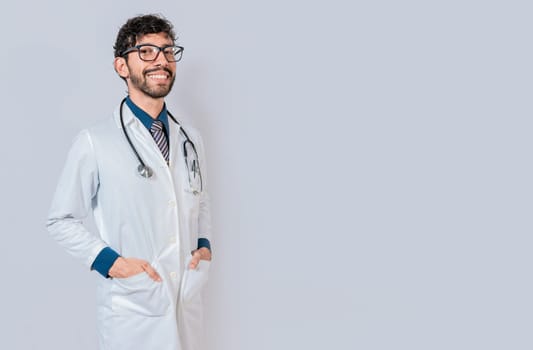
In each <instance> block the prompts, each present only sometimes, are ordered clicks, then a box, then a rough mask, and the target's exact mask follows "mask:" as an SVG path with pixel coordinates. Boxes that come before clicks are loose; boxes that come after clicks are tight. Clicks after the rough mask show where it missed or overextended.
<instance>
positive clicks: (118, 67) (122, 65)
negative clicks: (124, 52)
mask: <svg viewBox="0 0 533 350" xmlns="http://www.w3.org/2000/svg"><path fill="white" fill-rule="evenodd" d="M113 65H114V67H115V72H117V73H118V75H120V77H121V78H123V79H127V78H129V77H130V70H129V69H128V64H127V63H126V59H125V58H124V57H115V61H114V62H113Z"/></svg>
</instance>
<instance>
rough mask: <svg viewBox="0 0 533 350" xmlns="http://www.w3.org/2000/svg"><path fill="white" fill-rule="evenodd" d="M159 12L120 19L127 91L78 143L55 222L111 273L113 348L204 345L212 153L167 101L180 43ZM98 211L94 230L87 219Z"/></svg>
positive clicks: (107, 276) (105, 300) (105, 281)
mask: <svg viewBox="0 0 533 350" xmlns="http://www.w3.org/2000/svg"><path fill="white" fill-rule="evenodd" d="M175 40H176V36H175V34H174V31H173V27H172V24H171V23H170V22H169V21H167V20H166V19H165V18H163V17H161V16H156V15H144V16H137V17H134V18H131V19H129V20H128V21H127V22H126V24H124V25H123V26H122V27H121V29H120V31H119V33H118V36H117V40H116V42H115V46H114V49H115V60H114V67H115V70H116V72H117V73H118V75H119V76H120V77H121V78H122V79H123V80H124V81H125V83H126V85H127V87H128V96H126V97H125V98H124V100H123V101H122V102H121V103H120V105H119V107H118V108H117V109H116V110H115V112H114V114H113V116H112V118H109V119H108V120H107V121H104V122H101V123H99V124H97V125H95V126H93V127H91V128H89V129H86V130H83V131H82V132H81V133H80V134H79V135H78V136H77V137H76V139H75V140H74V143H73V145H72V148H71V150H70V152H69V154H68V157H67V161H66V164H65V167H64V169H63V172H62V175H61V177H60V180H59V184H58V186H57V190H56V193H55V196H54V199H53V202H52V207H51V209H50V213H49V218H48V222H47V227H48V230H49V232H50V234H51V235H52V237H53V238H54V239H56V240H57V241H58V242H59V243H60V244H61V245H62V246H64V247H65V248H66V249H67V251H68V252H69V253H71V254H72V255H74V256H75V257H77V258H80V259H81V260H82V261H83V262H84V263H85V264H86V265H87V266H88V267H90V269H91V270H95V271H97V272H99V273H100V274H101V275H102V276H103V277H104V278H101V279H99V281H98V288H97V290H98V293H97V296H98V298H97V302H98V334H99V342H100V347H101V349H106V350H118V349H128V350H148V349H150V350H151V349H154V350H155V349H157V350H198V349H200V348H201V343H202V342H201V341H202V335H201V329H202V301H201V292H202V290H203V287H204V285H205V283H206V281H207V273H208V269H209V264H210V260H211V245H210V240H209V239H210V231H211V225H210V214H209V199H208V195H207V191H206V183H205V180H206V175H205V157H204V147H203V144H202V140H201V138H200V136H199V134H198V133H197V132H196V131H195V130H194V129H192V128H190V127H186V128H184V127H182V126H181V125H179V123H178V121H177V120H175V119H174V117H173V116H172V115H171V114H170V113H169V112H168V111H167V109H166V105H165V101H164V98H165V96H167V95H168V93H169V92H170V90H171V89H172V85H173V84H174V80H175V77H176V63H177V62H179V61H180V59H181V57H182V54H183V47H181V46H177V45H175ZM91 212H92V214H93V215H94V218H95V222H96V226H97V231H96V232H90V231H88V230H87V229H86V228H85V226H83V224H82V220H83V219H84V218H85V217H87V215H88V214H89V213H91Z"/></svg>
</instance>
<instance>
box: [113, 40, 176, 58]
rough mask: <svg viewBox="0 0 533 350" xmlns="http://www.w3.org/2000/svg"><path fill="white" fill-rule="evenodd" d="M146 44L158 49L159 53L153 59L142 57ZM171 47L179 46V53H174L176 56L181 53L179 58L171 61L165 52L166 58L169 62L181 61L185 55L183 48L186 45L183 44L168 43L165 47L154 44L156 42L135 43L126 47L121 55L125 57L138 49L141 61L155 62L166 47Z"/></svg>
mask: <svg viewBox="0 0 533 350" xmlns="http://www.w3.org/2000/svg"><path fill="white" fill-rule="evenodd" d="M145 46H150V47H154V48H156V49H157V50H158V51H157V53H156V54H155V57H154V59H152V60H145V59H144V58H142V57H141V48H142V47H145ZM169 47H175V48H178V50H179V51H177V53H175V54H174V57H176V55H177V54H178V53H179V55H180V56H179V59H178V60H175V61H169V60H168V58H167V56H165V54H164V53H163V56H164V57H165V59H166V60H167V62H179V61H181V58H182V57H183V50H184V47H183V46H179V45H166V46H163V47H159V46H157V45H154V44H141V45H135V46H132V47H130V48H129V49H126V50H124V51H123V52H122V55H120V56H121V57H125V56H126V55H127V54H129V53H131V52H135V51H137V54H138V55H139V59H140V60H141V61H144V62H153V61H155V60H157V58H158V57H159V54H160V53H161V52H163V50H165V49H168V48H169Z"/></svg>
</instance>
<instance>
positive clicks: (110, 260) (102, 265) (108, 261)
mask: <svg viewBox="0 0 533 350" xmlns="http://www.w3.org/2000/svg"><path fill="white" fill-rule="evenodd" d="M126 104H127V105H128V107H129V108H130V109H131V111H132V112H133V114H134V115H135V116H136V117H137V118H138V119H139V120H140V121H141V123H142V124H143V125H144V126H145V127H146V129H148V131H150V129H151V128H152V123H153V122H154V119H153V118H152V117H150V115H149V114H148V113H146V112H145V111H143V110H142V109H141V108H139V106H137V105H136V104H135V103H133V101H132V100H131V99H130V97H129V96H128V97H127V98H126ZM157 120H160V121H161V122H162V123H163V125H164V126H165V127H164V131H165V134H166V135H167V140H168V115H167V108H166V105H164V106H163V109H162V110H161V113H159V115H158V116H157ZM202 247H205V248H208V249H209V250H211V243H210V242H209V240H208V239H207V238H199V239H198V249H200V248H202ZM119 257H120V254H118V253H117V252H115V251H114V250H113V249H111V248H110V247H106V248H104V249H102V250H101V251H100V253H99V254H98V256H97V257H96V259H94V262H93V264H92V266H91V269H92V270H96V271H98V272H99V273H100V274H101V275H102V276H104V277H106V278H108V277H109V269H111V266H113V264H114V263H115V260H117V259H118V258H119Z"/></svg>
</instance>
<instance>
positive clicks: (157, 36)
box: [135, 33, 174, 46]
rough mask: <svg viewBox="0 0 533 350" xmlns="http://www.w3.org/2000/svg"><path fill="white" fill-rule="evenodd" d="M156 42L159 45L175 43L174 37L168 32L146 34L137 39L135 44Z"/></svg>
mask: <svg viewBox="0 0 533 350" xmlns="http://www.w3.org/2000/svg"><path fill="white" fill-rule="evenodd" d="M142 44H154V45H157V46H164V45H173V44H174V43H173V42H172V39H171V38H170V37H169V36H168V35H167V34H166V33H153V34H145V35H143V36H141V37H139V38H138V39H137V42H136V43H135V45H142Z"/></svg>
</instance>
